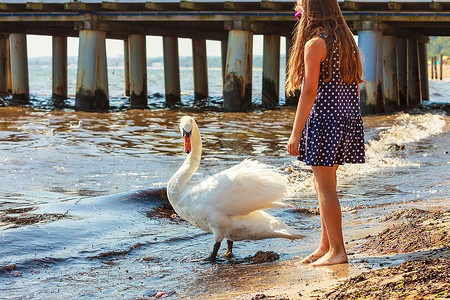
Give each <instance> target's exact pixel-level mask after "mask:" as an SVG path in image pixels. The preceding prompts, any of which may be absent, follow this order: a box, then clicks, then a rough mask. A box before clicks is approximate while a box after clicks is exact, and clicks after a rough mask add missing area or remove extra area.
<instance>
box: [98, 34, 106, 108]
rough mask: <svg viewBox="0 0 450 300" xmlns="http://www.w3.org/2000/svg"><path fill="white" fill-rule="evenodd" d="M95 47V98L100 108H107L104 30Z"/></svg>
mask: <svg viewBox="0 0 450 300" xmlns="http://www.w3.org/2000/svg"><path fill="white" fill-rule="evenodd" d="M99 34H100V39H99V43H98V48H97V79H96V82H95V99H96V101H97V103H98V104H99V106H100V108H101V109H108V108H109V91H108V64H107V59H106V32H105V31H100V32H99Z"/></svg>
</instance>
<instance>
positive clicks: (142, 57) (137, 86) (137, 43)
mask: <svg viewBox="0 0 450 300" xmlns="http://www.w3.org/2000/svg"><path fill="white" fill-rule="evenodd" d="M128 43H129V54H130V94H131V100H130V107H131V108H147V107H148V106H147V50H146V37H145V35H144V34H130V35H129V37H128Z"/></svg>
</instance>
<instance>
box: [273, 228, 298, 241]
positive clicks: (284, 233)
mask: <svg viewBox="0 0 450 300" xmlns="http://www.w3.org/2000/svg"><path fill="white" fill-rule="evenodd" d="M274 232H275V233H276V234H277V235H278V236H277V237H280V238H285V239H290V240H297V239H303V238H305V235H303V234H301V233H300V231H298V230H296V229H294V228H292V227H290V226H288V225H286V228H283V229H280V230H275V231H274Z"/></svg>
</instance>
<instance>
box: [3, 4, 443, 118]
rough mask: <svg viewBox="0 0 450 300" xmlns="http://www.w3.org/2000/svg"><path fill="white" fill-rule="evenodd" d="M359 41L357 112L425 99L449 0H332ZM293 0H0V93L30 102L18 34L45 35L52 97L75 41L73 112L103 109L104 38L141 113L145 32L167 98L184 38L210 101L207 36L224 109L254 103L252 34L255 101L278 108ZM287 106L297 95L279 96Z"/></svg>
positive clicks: (199, 92)
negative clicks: (118, 52) (260, 44)
mask: <svg viewBox="0 0 450 300" xmlns="http://www.w3.org/2000/svg"><path fill="white" fill-rule="evenodd" d="M339 4H340V5H341V8H342V11H343V14H344V16H345V18H346V21H347V23H348V24H349V26H350V27H351V28H352V30H353V31H354V33H355V34H357V35H358V44H359V47H360V49H361V52H362V57H363V67H364V72H365V74H364V79H365V83H364V84H363V85H362V86H361V108H362V111H363V113H364V114H371V113H378V112H388V111H394V110H398V109H399V108H401V107H404V106H414V105H417V104H419V103H421V102H422V101H423V100H428V99H429V91H428V66H427V59H428V55H427V43H428V42H429V36H449V35H450V0H444V1H426V0H414V1H412V0H408V1H370V2H368V1H345V0H344V1H342V0H341V1H339ZM294 5H295V1H279V0H236V1H218V0H198V1H197V0H195V1H193V0H176V1H175V0H155V1H144V0H117V1H113V0H110V1H100V0H80V1H67V0H65V1H64V0H42V1H39V0H33V1H31V0H29V1H25V0H23V1H22V0H9V1H7V0H0V94H2V95H7V94H12V97H13V99H14V100H15V101H17V102H19V103H27V102H28V100H29V83H28V63H27V46H26V35H27V34H38V35H49V36H52V37H53V54H52V55H53V73H52V74H53V91H52V95H53V98H54V99H55V101H61V100H64V99H65V98H67V37H79V55H78V70H77V85H76V104H75V108H76V109H79V110H84V111H95V110H105V109H108V107H109V94H108V75H107V74H108V73H107V59H106V47H105V39H107V38H108V39H120V40H123V41H124V54H125V55H124V57H125V82H124V90H125V93H126V95H129V96H130V107H131V108H137V109H140V108H146V107H147V101H148V99H147V68H146V47H151V46H152V45H146V35H156V36H162V37H163V48H164V74H165V85H166V87H165V99H166V102H167V104H168V105H172V104H174V103H177V102H179V101H180V75H179V58H178V38H190V39H192V47H193V67H194V68H193V69H194V90H195V91H194V93H195V98H196V99H203V98H207V97H208V78H207V57H206V40H217V41H220V42H221V43H222V56H223V57H222V61H223V63H222V68H223V72H222V74H223V97H224V110H225V111H245V110H246V109H248V107H249V106H250V104H251V101H252V95H251V91H252V63H253V58H252V53H253V35H255V34H259V35H264V58H263V86H262V101H263V105H264V106H265V107H267V108H274V107H276V106H277V105H278V104H279V96H278V95H279V93H278V90H279V76H280V72H279V71H280V69H279V63H280V37H281V36H284V37H286V44H287V48H289V45H290V42H291V36H292V31H293V28H294V26H295V24H296V22H297V20H296V19H295V17H294V11H293V10H292V9H293V7H294ZM286 103H288V104H291V105H292V104H293V105H295V103H296V99H295V98H294V99H292V98H291V99H286Z"/></svg>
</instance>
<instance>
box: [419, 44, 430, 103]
mask: <svg viewBox="0 0 450 300" xmlns="http://www.w3.org/2000/svg"><path fill="white" fill-rule="evenodd" d="M427 43H428V41H427V42H424V41H419V45H418V49H419V69H420V87H421V90H422V101H423V100H430V90H429V88H428V45H427Z"/></svg>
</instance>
